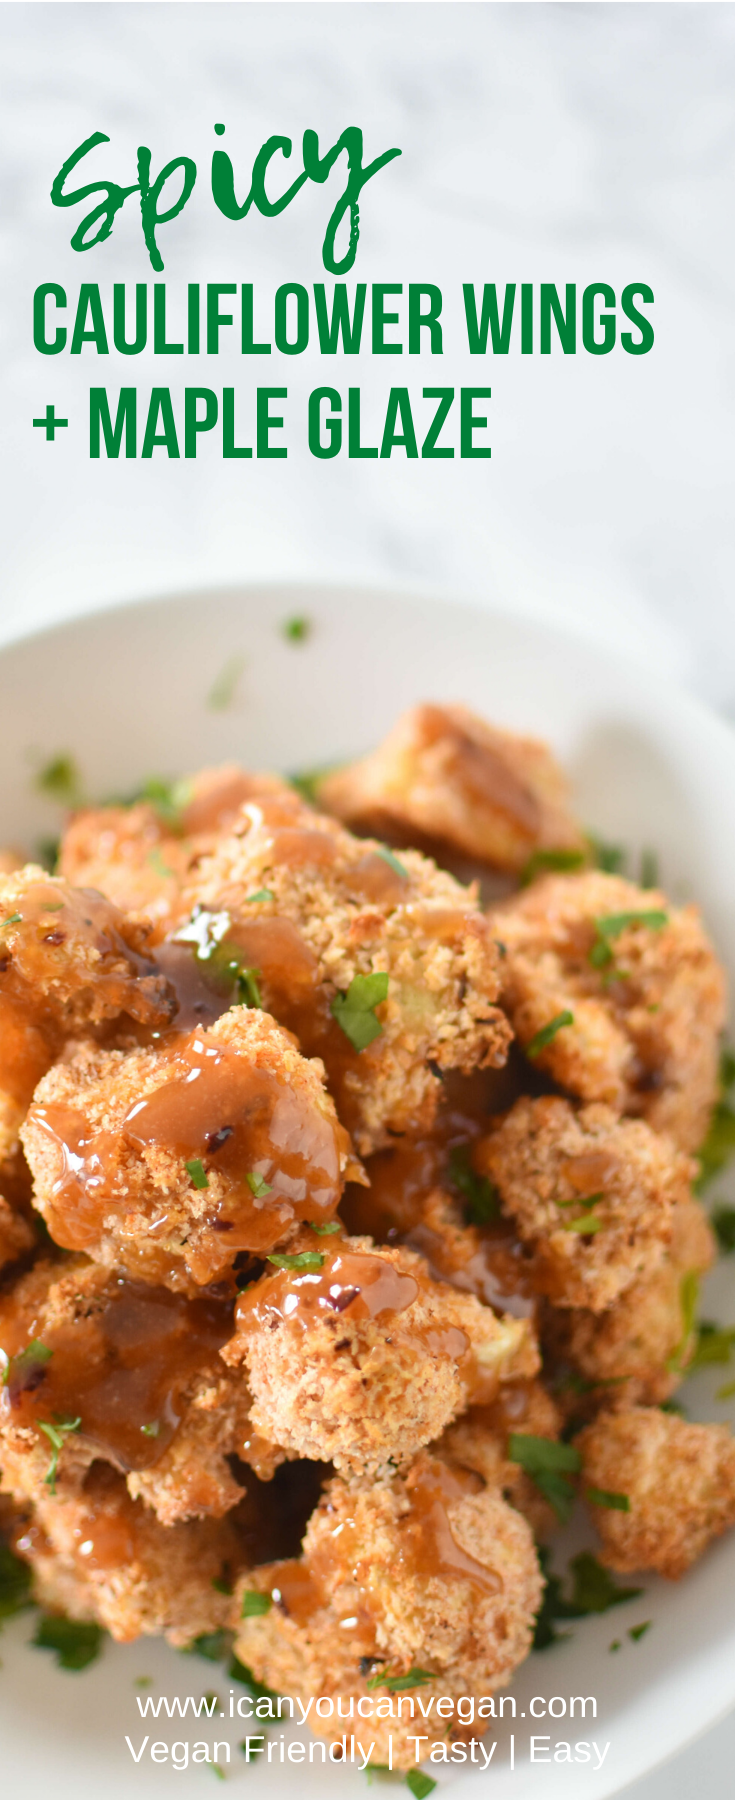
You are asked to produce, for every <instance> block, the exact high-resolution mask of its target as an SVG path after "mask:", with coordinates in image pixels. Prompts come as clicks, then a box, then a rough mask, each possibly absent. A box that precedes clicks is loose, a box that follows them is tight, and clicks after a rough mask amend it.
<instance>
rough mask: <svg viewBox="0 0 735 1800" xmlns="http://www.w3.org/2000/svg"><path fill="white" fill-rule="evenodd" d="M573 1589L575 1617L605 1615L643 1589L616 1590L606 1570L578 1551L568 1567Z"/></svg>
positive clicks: (634, 1597) (623, 1588) (616, 1587)
mask: <svg viewBox="0 0 735 1800" xmlns="http://www.w3.org/2000/svg"><path fill="white" fill-rule="evenodd" d="M569 1567H570V1569H571V1572H572V1576H573V1580H574V1585H573V1588H572V1605H573V1606H575V1607H576V1608H577V1616H578V1617H580V1618H581V1617H582V1616H583V1615H586V1614H587V1613H602V1612H608V1611H609V1608H610V1607H611V1606H622V1605H623V1603H624V1602H625V1601H626V1600H637V1599H638V1597H639V1595H640V1594H642V1593H643V1588H634V1587H631V1588H625V1587H618V1586H617V1585H616V1583H615V1582H614V1581H613V1579H612V1576H611V1575H610V1574H609V1572H608V1570H607V1569H604V1568H603V1566H602V1563H599V1562H598V1561H597V1557H596V1556H593V1555H592V1553H591V1551H589V1550H580V1552H579V1555H578V1556H573V1557H572V1560H571V1562H570V1564H569Z"/></svg>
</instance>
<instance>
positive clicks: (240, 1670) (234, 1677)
mask: <svg viewBox="0 0 735 1800" xmlns="http://www.w3.org/2000/svg"><path fill="white" fill-rule="evenodd" d="M227 1673H228V1675H229V1678H230V1681H239V1682H240V1685H241V1687H245V1688H247V1689H248V1692H249V1693H250V1694H251V1695H252V1697H253V1699H254V1700H273V1701H275V1700H277V1699H278V1695H277V1694H276V1692H275V1690H274V1689H273V1688H269V1687H264V1685H263V1682H262V1681H258V1680H257V1678H256V1676H255V1675H254V1674H253V1671H252V1669H249V1668H248V1666H247V1663H242V1662H240V1659H239V1657H237V1656H233V1657H232V1658H231V1659H230V1662H229V1664H228V1667H227ZM262 1723H263V1724H267V1720H264V1721H262Z"/></svg>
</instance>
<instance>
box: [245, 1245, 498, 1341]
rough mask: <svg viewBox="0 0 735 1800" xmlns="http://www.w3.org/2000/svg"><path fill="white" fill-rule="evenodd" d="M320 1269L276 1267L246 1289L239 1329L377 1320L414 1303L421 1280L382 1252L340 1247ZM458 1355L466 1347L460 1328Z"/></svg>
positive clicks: (326, 1256) (403, 1309)
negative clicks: (341, 1317)
mask: <svg viewBox="0 0 735 1800" xmlns="http://www.w3.org/2000/svg"><path fill="white" fill-rule="evenodd" d="M321 1254H323V1255H324V1263H323V1265H322V1267H321V1269H318V1270H317V1269H304V1270H297V1269H279V1271H278V1273H277V1274H275V1275H267V1276H264V1277H263V1279H262V1280H261V1281H258V1282H256V1283H255V1284H254V1286H253V1287H251V1288H248V1289H246V1291H245V1293H243V1294H242V1295H241V1297H240V1300H239V1301H238V1304H237V1312H236V1321H237V1327H238V1330H240V1331H243V1330H245V1331H258V1330H264V1329H267V1328H268V1327H269V1326H272V1323H276V1324H279V1325H281V1324H285V1323H286V1322H291V1323H293V1324H294V1325H299V1326H300V1327H301V1329H302V1330H304V1331H306V1330H308V1328H309V1327H310V1325H311V1324H312V1323H314V1322H315V1320H317V1319H319V1318H329V1317H330V1316H331V1317H332V1318H333V1317H334V1315H335V1314H346V1315H348V1317H349V1319H350V1320H351V1321H353V1322H358V1321H359V1322H360V1323H362V1322H363V1321H364V1320H366V1319H381V1318H385V1317H387V1316H388V1315H390V1314H395V1313H402V1312H405V1311H406V1308H407V1307H409V1306H412V1305H413V1302H414V1300H416V1298H417V1296H418V1293H419V1282H418V1280H416V1279H415V1277H414V1276H413V1275H402V1274H401V1273H400V1271H399V1270H398V1269H396V1268H395V1267H394V1265H393V1264H392V1263H390V1262H388V1261H386V1259H385V1257H382V1256H375V1255H371V1254H363V1253H361V1252H355V1251H343V1250H341V1249H340V1248H339V1246H338V1247H337V1248H336V1250H334V1251H331V1252H329V1251H327V1252H322V1253H321ZM456 1335H457V1337H458V1339H459V1338H461V1339H462V1340H463V1343H462V1346H461V1348H460V1350H459V1352H458V1353H459V1354H462V1353H463V1351H464V1350H466V1348H467V1339H466V1338H465V1335H464V1332H458V1333H457V1334H456Z"/></svg>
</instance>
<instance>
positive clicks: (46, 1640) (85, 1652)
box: [33, 1613, 104, 1669]
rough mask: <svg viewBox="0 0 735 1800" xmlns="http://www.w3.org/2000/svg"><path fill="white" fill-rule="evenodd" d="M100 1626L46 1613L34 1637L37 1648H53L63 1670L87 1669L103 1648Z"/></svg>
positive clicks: (58, 1614) (57, 1614) (102, 1634)
mask: <svg viewBox="0 0 735 1800" xmlns="http://www.w3.org/2000/svg"><path fill="white" fill-rule="evenodd" d="M103 1637H104V1632H103V1630H102V1626H101V1625H91V1624H86V1623H83V1622H82V1621H81V1620H80V1619H66V1618H64V1616H63V1614H60V1613H44V1614H43V1615H42V1617H41V1619H40V1620H39V1623H38V1628H37V1631H36V1635H35V1637H34V1639H33V1644H34V1647H35V1648H36V1649H37V1650H54V1651H55V1652H56V1656H57V1659H58V1663H59V1668H60V1669H87V1668H89V1665H90V1663H93V1662H95V1661H96V1659H97V1657H98V1656H99V1654H100V1651H101V1649H102V1640H103Z"/></svg>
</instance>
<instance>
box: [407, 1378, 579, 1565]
mask: <svg viewBox="0 0 735 1800" xmlns="http://www.w3.org/2000/svg"><path fill="white" fill-rule="evenodd" d="M562 1423H563V1420H562V1414H561V1412H560V1410H559V1407H558V1406H557V1405H556V1403H555V1402H554V1400H552V1398H551V1395H550V1394H549V1393H548V1392H547V1390H546V1388H545V1387H544V1386H543V1383H542V1382H541V1381H511V1382H508V1384H507V1385H506V1386H504V1387H503V1388H501V1390H500V1392H499V1394H498V1397H497V1399H496V1400H494V1401H493V1402H492V1404H491V1405H489V1406H471V1407H470V1409H469V1411H468V1412H466V1413H465V1414H464V1416H463V1417H462V1418H461V1419H458V1420H457V1421H456V1423H455V1424H454V1425H450V1426H449V1427H448V1429H447V1430H446V1431H445V1432H444V1435H443V1437H441V1438H440V1439H439V1442H438V1444H437V1445H435V1450H436V1453H437V1455H439V1456H442V1457H444V1458H445V1460H446V1461H448V1462H450V1463H459V1464H460V1465H461V1466H462V1467H463V1468H466V1469H474V1471H475V1472H476V1474H478V1475H481V1476H482V1478H483V1481H484V1482H485V1483H486V1485H487V1486H488V1487H494V1488H497V1489H498V1490H499V1491H500V1492H501V1493H502V1494H503V1496H504V1498H505V1499H506V1500H507V1501H509V1503H510V1505H511V1506H515V1507H516V1509H517V1511H518V1512H520V1513H522V1514H523V1517H524V1518H525V1519H527V1520H528V1523H529V1525H530V1527H531V1530H532V1532H533V1534H534V1537H536V1538H541V1539H544V1538H547V1537H549V1536H550V1535H551V1533H552V1532H553V1531H555V1530H558V1528H559V1521H558V1519H557V1516H556V1513H555V1512H554V1510H553V1508H552V1507H551V1506H549V1504H548V1501H546V1500H545V1499H544V1497H543V1495H542V1494H541V1492H540V1491H539V1489H538V1488H537V1487H536V1485H535V1483H534V1482H533V1481H532V1480H531V1478H530V1476H528V1475H526V1473H525V1471H524V1470H523V1469H522V1468H521V1466H520V1463H516V1462H511V1460H510V1458H509V1456H508V1440H509V1438H510V1435H511V1433H512V1432H518V1433H521V1434H522V1435H525V1436H530V1437H544V1438H553V1439H558V1438H559V1436H560V1433H561V1427H562Z"/></svg>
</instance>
